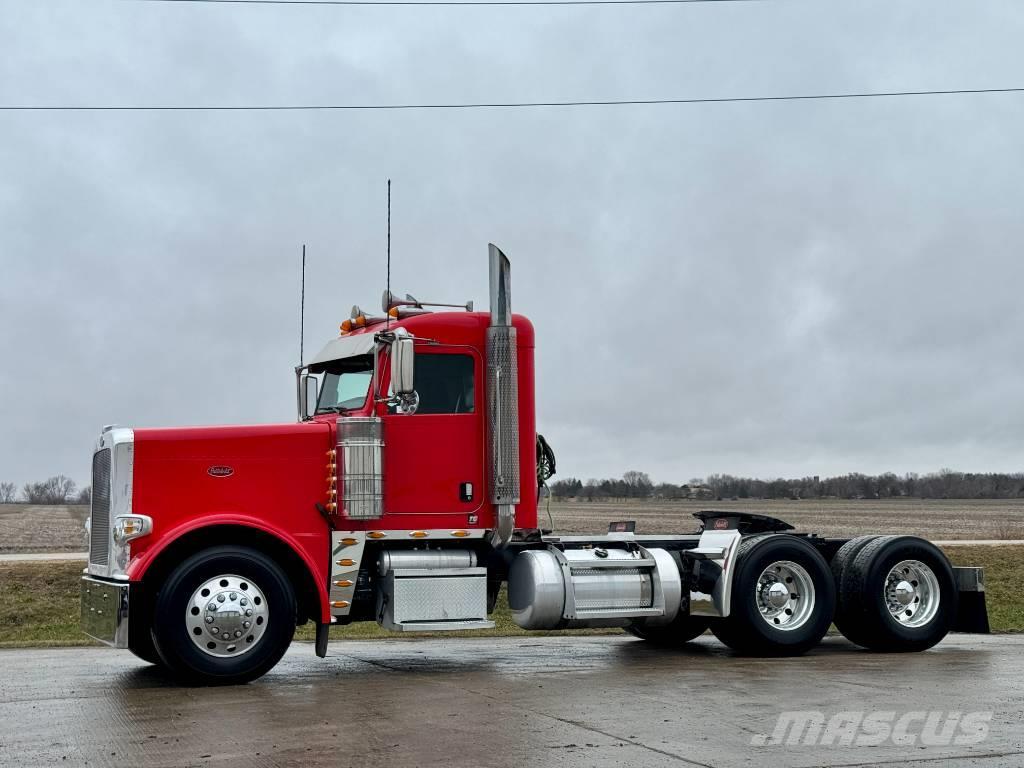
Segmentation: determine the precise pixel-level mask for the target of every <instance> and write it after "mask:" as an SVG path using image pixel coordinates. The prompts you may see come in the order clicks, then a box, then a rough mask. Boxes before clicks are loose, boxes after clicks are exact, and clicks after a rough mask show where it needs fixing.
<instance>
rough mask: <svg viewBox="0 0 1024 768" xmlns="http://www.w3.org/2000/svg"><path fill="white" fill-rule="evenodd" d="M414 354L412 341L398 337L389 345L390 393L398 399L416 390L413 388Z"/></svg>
mask: <svg viewBox="0 0 1024 768" xmlns="http://www.w3.org/2000/svg"><path fill="white" fill-rule="evenodd" d="M415 354H416V353H415V352H414V351H413V340H412V339H410V338H408V337H401V336H400V337H398V338H396V339H395V340H394V342H393V343H392V344H391V391H392V392H393V393H394V394H395V395H397V396H398V397H407V396H409V395H412V394H413V393H414V392H415V391H416V390H415V388H414V387H413V383H414V382H413V367H414V358H415Z"/></svg>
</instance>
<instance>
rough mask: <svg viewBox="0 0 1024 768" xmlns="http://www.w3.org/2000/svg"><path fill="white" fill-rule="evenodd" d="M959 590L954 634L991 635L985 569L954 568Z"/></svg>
mask: <svg viewBox="0 0 1024 768" xmlns="http://www.w3.org/2000/svg"><path fill="white" fill-rule="evenodd" d="M953 574H954V575H955V576H956V583H957V589H958V590H959V593H960V594H959V600H960V601H959V604H958V606H957V611H956V621H955V622H954V623H953V630H952V631H953V632H970V633H972V634H977V635H987V634H989V632H990V630H989V626H988V608H987V607H986V605H985V571H984V569H983V568H953Z"/></svg>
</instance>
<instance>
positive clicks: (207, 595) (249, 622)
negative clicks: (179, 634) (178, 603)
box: [185, 574, 269, 657]
mask: <svg viewBox="0 0 1024 768" xmlns="http://www.w3.org/2000/svg"><path fill="white" fill-rule="evenodd" d="M268 618H269V614H268V613H267V598H266V597H265V596H264V595H263V592H262V591H261V590H260V588H259V587H258V586H256V585H255V584H253V583H252V582H251V581H249V580H248V579H243V578H242V577H241V576H234V575H230V574H225V575H223V576H216V577H214V578H212V579H210V580H209V581H206V582H204V583H203V584H201V585H200V586H199V588H198V589H197V590H196V591H195V592H193V593H192V599H191V600H189V602H188V605H187V606H186V608H185V626H186V627H187V629H188V636H189V637H190V638H192V642H193V643H194V644H195V646H196V647H197V648H199V649H200V650H201V651H203V653H206V654H208V655H210V656H218V657H230V656H241V655H242V654H243V653H247V652H249V651H251V650H252V649H253V648H255V647H256V646H257V645H258V644H259V642H260V639H261V638H262V637H263V634H264V633H265V632H266V631H267V620H268Z"/></svg>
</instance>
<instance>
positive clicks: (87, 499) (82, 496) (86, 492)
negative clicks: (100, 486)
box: [78, 485, 92, 504]
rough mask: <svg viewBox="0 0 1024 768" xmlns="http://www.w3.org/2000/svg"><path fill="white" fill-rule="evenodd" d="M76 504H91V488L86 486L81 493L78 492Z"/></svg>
mask: <svg viewBox="0 0 1024 768" xmlns="http://www.w3.org/2000/svg"><path fill="white" fill-rule="evenodd" d="M78 503H79V504H91V503H92V486H91V485H87V486H85V488H83V489H82V490H81V491H79V492H78Z"/></svg>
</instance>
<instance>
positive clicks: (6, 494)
mask: <svg viewBox="0 0 1024 768" xmlns="http://www.w3.org/2000/svg"><path fill="white" fill-rule="evenodd" d="M17 497H18V486H16V485H15V484H14V483H0V504H13V503H14V500H15V499H16V498H17Z"/></svg>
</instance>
